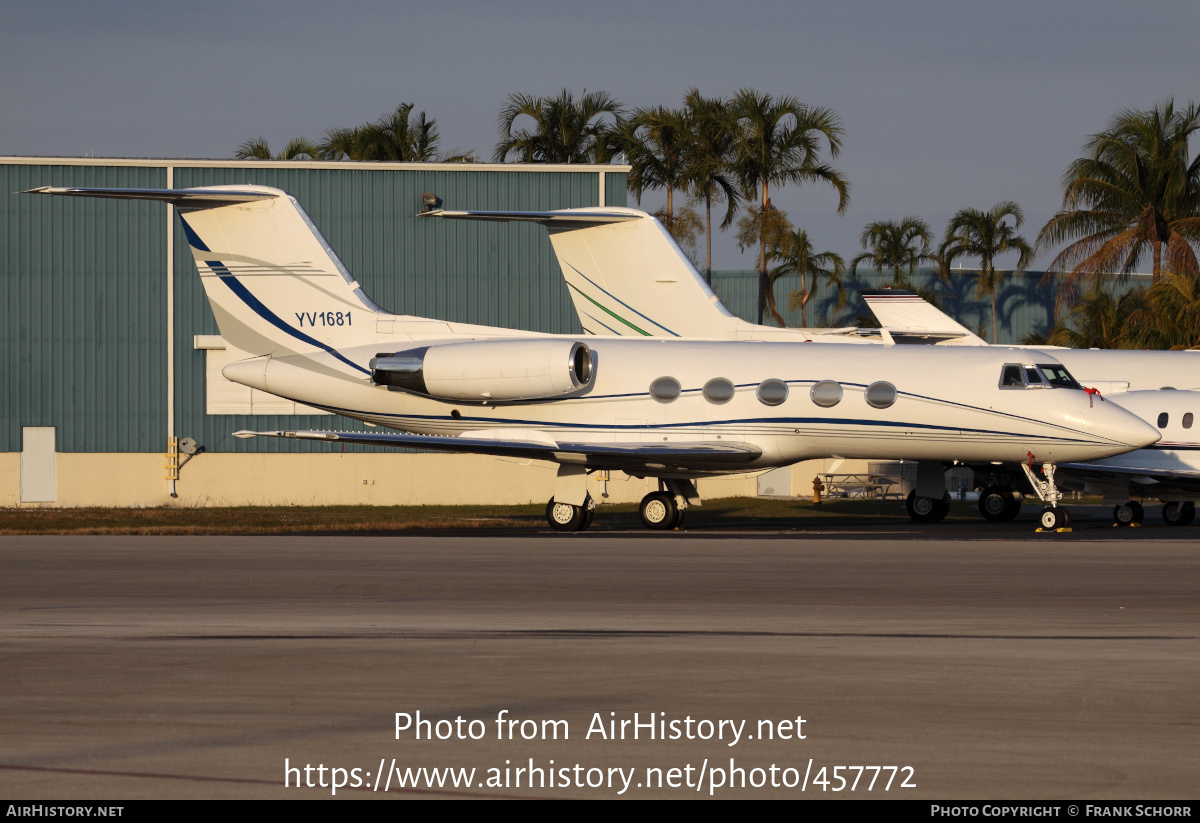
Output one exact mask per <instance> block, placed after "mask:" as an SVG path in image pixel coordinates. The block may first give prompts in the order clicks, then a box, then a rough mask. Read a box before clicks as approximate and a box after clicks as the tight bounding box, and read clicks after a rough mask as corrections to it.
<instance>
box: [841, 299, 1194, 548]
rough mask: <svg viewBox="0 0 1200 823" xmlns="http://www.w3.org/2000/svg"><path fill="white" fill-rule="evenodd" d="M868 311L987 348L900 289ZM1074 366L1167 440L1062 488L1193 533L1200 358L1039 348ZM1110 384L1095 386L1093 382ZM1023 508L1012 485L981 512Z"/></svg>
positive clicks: (1098, 466)
mask: <svg viewBox="0 0 1200 823" xmlns="http://www.w3.org/2000/svg"><path fill="white" fill-rule="evenodd" d="M862 295H863V299H864V300H865V301H866V303H867V306H868V307H869V308H870V309H871V311H872V312H873V313H874V314H875V317H876V318H877V319H878V320H879V322H880V323H881V324H883V325H884V326H886V327H888V328H890V329H893V330H900V331H907V332H909V333H917V332H919V331H920V330H921V329H926V328H939V329H955V330H957V331H959V332H961V336H960V337H959V338H957V340H956V344H958V345H977V346H986V345H987V343H986V342H984V341H983V340H981V339H980V338H979V337H978V336H976V335H975V334H973V333H971V332H970V331H969V330H968V329H966V328H965V327H963V326H961V325H959V324H958V323H956V322H955V321H954V320H953V319H951V318H950V317H949V316H948V315H947V314H946V313H945V312H943V311H942V310H941V309H939V308H937V307H936V306H933V305H931V304H930V303H929V302H928V301H927V300H925V299H924V298H922V297H921V296H920V295H917V294H913V293H912V292H910V291H904V290H900V289H870V290H864V291H863V292H862ZM1033 348H1036V349H1037V350H1039V351H1048V352H1051V353H1052V354H1053V355H1054V357H1055V358H1056V359H1058V360H1059V361H1060V362H1062V363H1064V364H1068V365H1069V367H1070V369H1071V372H1072V374H1075V375H1077V376H1079V378H1080V379H1081V380H1082V381H1083V382H1085V383H1086V384H1087V385H1089V386H1090V387H1094V388H1097V389H1100V390H1102V391H1103V393H1104V395H1105V396H1107V397H1109V398H1111V399H1115V401H1116V402H1117V403H1119V404H1121V405H1122V406H1123V407H1125V408H1126V409H1128V410H1129V411H1131V412H1133V413H1134V414H1136V415H1137V416H1138V417H1140V418H1142V419H1143V420H1145V421H1147V422H1151V423H1153V424H1154V425H1155V426H1156V427H1157V428H1158V429H1159V430H1160V431H1161V432H1162V433H1163V439H1162V440H1160V441H1159V442H1158V443H1155V444H1154V445H1152V446H1148V447H1146V448H1144V449H1138V450H1137V451H1135V452H1129V453H1127V454H1123V455H1120V456H1119V457H1113V458H1105V459H1102V460H1095V461H1091V462H1089V463H1071V464H1068V465H1065V466H1063V467H1062V468H1063V469H1064V470H1065V471H1064V473H1063V474H1062V475H1061V476H1060V481H1059V482H1060V483H1061V484H1062V485H1063V486H1064V487H1065V488H1068V489H1072V490H1077V491H1083V492H1085V493H1087V494H1101V495H1103V496H1104V501H1105V503H1107V504H1109V505H1111V506H1112V507H1113V522H1114V523H1116V524H1117V525H1120V526H1130V525H1136V524H1140V523H1141V522H1142V519H1143V517H1144V515H1145V511H1144V509H1143V507H1142V504H1141V503H1140V502H1139V501H1138V500H1136V499H1135V498H1142V499H1146V498H1150V499H1157V500H1160V501H1162V502H1163V504H1164V505H1163V509H1162V517H1163V520H1164V521H1166V522H1167V523H1168V524H1170V525H1172V526H1186V525H1187V524H1189V523H1191V522H1192V521H1193V520H1195V518H1196V504H1195V501H1196V500H1197V499H1200V442H1197V441H1198V440H1200V438H1197V436H1196V435H1197V433H1198V432H1193V431H1192V427H1193V424H1194V422H1195V420H1196V415H1197V414H1200V391H1193V390H1192V389H1195V388H1196V387H1197V386H1200V352H1196V351H1165V352H1150V351H1127V350H1113V349H1068V348H1062V347H1059V346H1036V347H1033ZM1089 375H1090V376H1094V377H1095V378H1106V379H1089V377H1088V376H1089ZM1019 506H1020V503H1019V502H1017V498H1016V497H1015V496H1014V495H1013V493H1012V488H1011V487H1010V486H1007V485H1000V484H998V485H995V486H989V487H988V488H987V489H984V491H983V493H982V494H981V495H980V499H979V508H980V511H981V512H982V513H983V515H984V517H986V518H988V519H989V520H1002V519H1011V518H1012V517H1013V516H1015V514H1016V509H1017V508H1019Z"/></svg>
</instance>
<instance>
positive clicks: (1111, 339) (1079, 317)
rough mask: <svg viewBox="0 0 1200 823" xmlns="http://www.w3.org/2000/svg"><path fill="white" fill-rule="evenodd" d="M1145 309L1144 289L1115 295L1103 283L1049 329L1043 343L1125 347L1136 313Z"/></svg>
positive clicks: (1092, 346) (1077, 346)
mask: <svg viewBox="0 0 1200 823" xmlns="http://www.w3.org/2000/svg"><path fill="white" fill-rule="evenodd" d="M1145 311H1146V292H1145V291H1144V290H1143V289H1132V290H1131V291H1128V292H1126V293H1125V294H1121V295H1116V296H1114V295H1113V294H1112V292H1111V291H1109V290H1108V289H1107V288H1105V287H1104V286H1103V285H1097V286H1095V287H1094V288H1092V289H1091V290H1090V291H1089V292H1088V293H1087V294H1086V295H1084V296H1083V298H1082V299H1080V300H1079V301H1078V302H1076V303H1075V305H1074V306H1072V307H1071V310H1070V311H1069V312H1068V313H1067V316H1066V317H1065V318H1064V319H1063V321H1062V322H1059V323H1058V324H1056V325H1055V327H1054V328H1053V329H1051V330H1050V332H1049V333H1048V334H1047V335H1046V342H1047V343H1049V344H1050V345H1052V346H1069V347H1070V348H1073V349H1120V348H1127V347H1128V345H1129V342H1130V340H1129V336H1128V332H1129V330H1130V328H1131V326H1132V325H1134V324H1135V323H1136V318H1137V317H1138V315H1139V314H1144V313H1145Z"/></svg>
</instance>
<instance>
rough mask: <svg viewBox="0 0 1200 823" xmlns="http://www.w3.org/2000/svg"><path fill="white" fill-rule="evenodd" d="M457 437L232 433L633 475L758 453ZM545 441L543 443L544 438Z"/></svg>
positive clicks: (735, 460) (737, 446) (739, 448)
mask: <svg viewBox="0 0 1200 823" xmlns="http://www.w3.org/2000/svg"><path fill="white" fill-rule="evenodd" d="M481 434H483V435H484V436H481V437H471V436H469V435H463V436H460V437H453V436H445V435H430V434H407V433H401V432H394V433H393V432H388V433H382V432H380V433H376V432H324V431H273V432H254V431H238V432H234V433H233V436H234V437H239V438H248V437H287V438H292V439H296V440H324V441H327V442H330V443H356V444H359V445H364V446H392V447H394V448H402V449H429V450H430V451H448V452H465V453H471V454H490V455H495V456H498V457H518V458H523V459H532V460H548V461H551V462H554V463H576V464H583V465H587V466H590V467H595V468H617V469H620V468H630V469H633V470H635V471H637V470H642V469H647V468H653V469H659V470H662V469H682V470H689V469H690V470H699V471H703V470H704V469H705V468H717V467H720V468H726V467H728V466H730V465H739V464H743V463H749V462H751V461H752V460H754V459H755V458H757V457H759V456H760V455H761V454H762V449H760V448H759V447H758V446H755V445H753V444H751V443H733V442H725V441H722V442H720V443H710V442H704V443H563V442H558V443H555V442H554V441H553V440H551V439H550V438H549V437H548V436H547V435H546V434H544V433H543V432H535V433H532V434H533V435H534V436H533V437H531V438H530V439H529V440H528V441H521V440H517V439H515V438H516V437H518V436H519V434H518V433H517V432H514V433H513V438H514V439H511V440H510V439H499V438H494V437H489V436H487V433H482V432H481ZM543 438H544V439H543Z"/></svg>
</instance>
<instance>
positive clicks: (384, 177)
mask: <svg viewBox="0 0 1200 823" xmlns="http://www.w3.org/2000/svg"><path fill="white" fill-rule="evenodd" d="M611 176H613V175H611V173H610V177H611ZM616 176H617V177H619V178H620V181H619V185H620V187H621V190H622V192H623V191H624V179H625V175H624V174H623V173H622V174H618V175H616ZM237 183H254V184H260V185H266V186H275V187H277V188H281V189H283V190H284V191H287V192H288V193H289V194H291V195H293V196H294V197H295V198H296V199H297V200H299V201H300V204H301V206H303V207H304V210H305V211H306V212H308V214H309V216H310V217H311V218H312V220H313V222H314V223H315V224H316V225H317V227H318V228H319V229H320V231H321V233H322V234H323V235H324V236H325V238H326V239H327V240H328V241H329V243H330V245H332V246H333V248H334V250H335V251H336V252H337V253H338V256H339V257H341V259H342V261H343V262H344V263H345V264H346V267H347V268H348V269H349V270H350V271H351V272H352V273H353V274H354V276H355V278H356V279H357V280H358V282H359V283H361V284H362V287H363V289H364V290H365V291H366V293H367V294H368V295H370V296H371V297H372V298H373V299H374V300H375V301H376V302H378V303H379V304H380V305H381V306H383V307H384V308H386V309H388V310H389V311H394V312H397V313H400V314H413V315H418V316H421V317H436V318H440V319H445V320H452V321H459V322H464V323H481V324H485V325H493V326H503V327H508V328H521V329H528V330H530V331H541V332H553V333H561V334H578V333H581V329H580V327H579V323H578V320H577V319H576V317H575V312H574V309H573V308H572V305H571V300H570V297H569V296H568V294H567V289H566V285H565V284H564V282H563V279H562V276H561V274H560V272H559V269H558V263H557V261H556V260H555V258H554V253H553V249H552V248H551V247H550V242H549V240H548V239H547V237H546V232H545V230H544V229H543V228H541V227H540V226H533V225H526V224H517V223H509V224H490V223H464V222H457V221H442V220H436V219H432V218H418V217H416V214H417V212H419V211H420V208H421V195H422V193H423V192H433V193H434V194H436V195H437V196H438V197H439V198H441V200H442V206H443V207H444V208H450V209H529V210H538V209H558V208H574V207H580V206H591V205H594V204H595V203H596V202H597V200H598V199H599V196H600V192H599V183H600V181H599V178H598V176H597V173H596V172H594V171H591V172H580V173H568V172H545V173H543V172H480V171H473V172H467V171H463V172H453V171H428V172H426V171H374V170H370V169H346V170H341V169H287V168H269V167H263V168H254V167H253V166H251V167H248V168H236V169H223V168H176V170H175V186H176V188H186V187H192V186H213V185H226V184H237ZM606 184H607V181H606ZM175 249H176V254H175V266H176V272H177V278H176V346H177V358H176V381H177V386H178V390H177V394H176V397H177V405H176V431H177V432H178V433H179V434H181V435H189V436H191V437H195V438H196V439H197V440H199V441H200V442H201V443H204V444H205V445H206V446H207V447H208V448H209V449H210V450H212V451H238V452H242V451H260V452H277V451H289V452H290V451H322V452H324V451H328V450H329V447H328V446H327V445H322V444H314V443H298V442H296V441H287V440H279V439H273V438H257V439H253V440H237V439H236V438H233V437H232V436H231V433H232V432H234V431H237V430H238V429H259V430H263V429H268V430H269V429H281V428H319V429H344V430H361V429H363V428H364V427H363V424H361V423H358V422H357V421H353V420H349V419H347V418H343V417H333V418H330V417H312V416H287V417H284V416H273V415H272V416H263V415H255V416H250V415H244V416H220V417H215V416H213V417H210V416H208V415H206V414H205V413H204V353H203V352H199V351H194V350H193V348H192V336H193V335H195V334H216V333H217V327H216V322H215V321H214V320H213V317H212V311H211V310H210V309H209V307H208V301H207V300H206V299H205V297H204V293H203V289H202V288H201V286H200V280H199V277H198V276H197V275H196V270H195V264H194V263H193V261H192V259H191V254H190V251H189V250H188V247H187V242H186V240H185V239H184V237H183V232H182V229H181V228H179V226H178V225H177V226H176V229H175ZM349 449H350V450H353V451H389V450H388V449H370V448H366V447H361V446H351V447H349Z"/></svg>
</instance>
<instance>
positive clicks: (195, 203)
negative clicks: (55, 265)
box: [24, 186, 278, 209]
mask: <svg viewBox="0 0 1200 823" xmlns="http://www.w3.org/2000/svg"><path fill="white" fill-rule="evenodd" d="M24 194H58V195H65V196H67V197H106V198H109V199H112V200H158V201H160V202H163V203H173V204H175V205H176V206H180V207H182V208H193V209H211V208H216V207H217V206H230V205H233V204H234V203H249V202H252V201H254V200H270V199H273V198H275V197H277V196H278V195H275V194H272V193H270V192H262V191H241V190H238V189H89V188H58V187H55V186H41V187H39V188H36V189H29V190H28V191H26V192H24Z"/></svg>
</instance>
